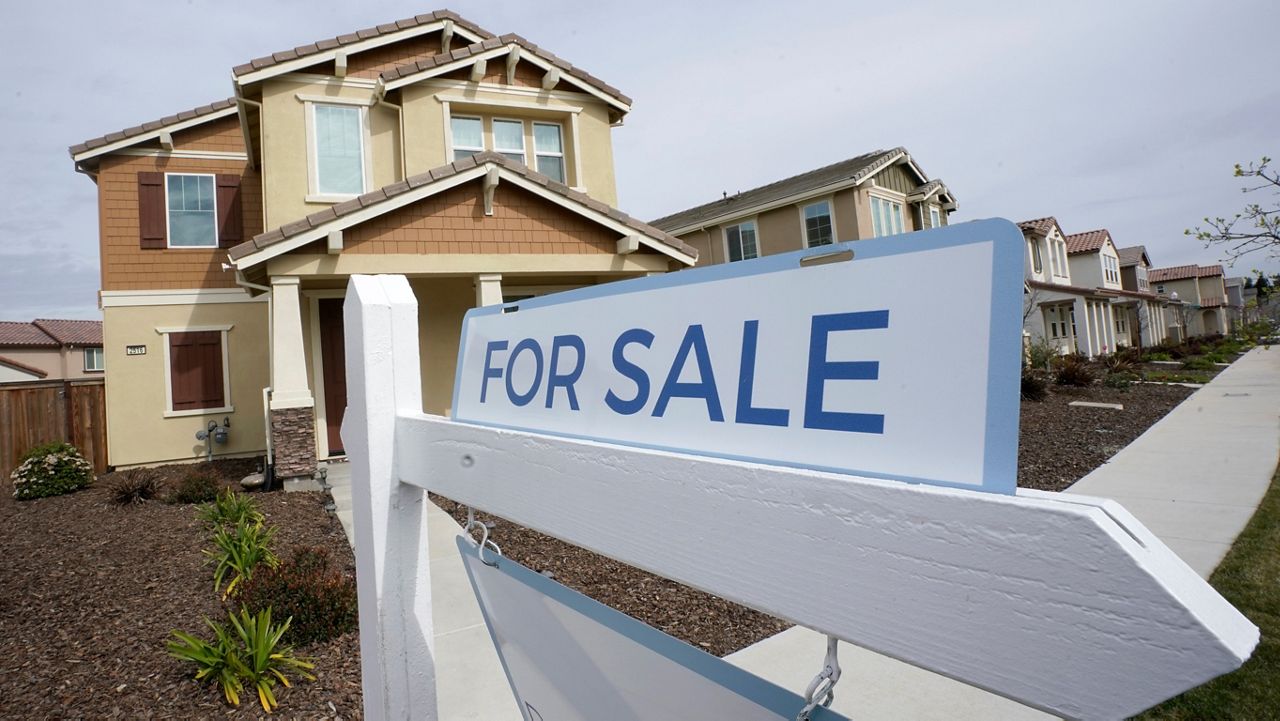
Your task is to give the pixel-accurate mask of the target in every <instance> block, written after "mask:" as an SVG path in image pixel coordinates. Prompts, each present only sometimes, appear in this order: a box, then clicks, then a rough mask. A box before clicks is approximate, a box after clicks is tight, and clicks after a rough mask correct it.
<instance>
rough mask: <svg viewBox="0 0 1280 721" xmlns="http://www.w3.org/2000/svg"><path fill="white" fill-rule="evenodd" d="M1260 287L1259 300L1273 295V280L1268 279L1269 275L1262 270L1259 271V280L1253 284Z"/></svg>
mask: <svg viewBox="0 0 1280 721" xmlns="http://www.w3.org/2000/svg"><path fill="white" fill-rule="evenodd" d="M1253 287H1254V288H1257V289H1258V300H1266V299H1267V296H1269V295H1271V281H1269V280H1267V276H1265V275H1263V274H1262V273H1261V272H1259V273H1258V280H1257V282H1255V283H1254V284H1253Z"/></svg>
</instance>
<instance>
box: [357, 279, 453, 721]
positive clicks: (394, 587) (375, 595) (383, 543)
mask: <svg viewBox="0 0 1280 721" xmlns="http://www.w3.org/2000/svg"><path fill="white" fill-rule="evenodd" d="M343 320H344V324H345V325H344V335H345V343H346V357H347V398H348V403H347V411H346V414H345V416H344V418H343V422H342V440H343V443H344V447H345V448H346V450H347V456H348V458H349V459H350V463H351V484H352V489H351V490H352V506H353V520H354V523H355V550H356V572H357V573H356V581H357V586H358V594H359V601H360V656H361V670H362V684H363V692H364V713H365V718H368V719H372V720H375V721H377V720H380V719H410V718H412V719H426V720H428V721H434V720H435V719H436V718H437V709H436V669H435V650H434V642H433V638H432V636H433V630H432V622H431V575H430V566H429V561H428V559H429V557H430V555H429V553H428V549H427V509H428V501H427V493H426V491H425V490H423V489H421V488H416V487H413V486H408V485H404V484H401V483H399V482H398V481H397V480H396V479H397V473H396V463H397V453H396V447H395V426H396V416H397V414H398V413H399V414H406V413H421V411H422V387H421V380H420V379H421V370H420V366H419V360H418V312H417V302H416V300H415V299H414V296H413V292H412V290H410V288H409V283H408V281H406V280H405V278H404V277H403V276H360V275H356V276H352V277H351V281H350V283H349V284H348V286H347V300H346V303H345V306H344V309H343Z"/></svg>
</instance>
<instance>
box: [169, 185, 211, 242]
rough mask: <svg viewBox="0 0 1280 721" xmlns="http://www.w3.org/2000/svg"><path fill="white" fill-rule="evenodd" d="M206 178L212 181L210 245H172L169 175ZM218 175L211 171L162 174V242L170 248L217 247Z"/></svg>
mask: <svg viewBox="0 0 1280 721" xmlns="http://www.w3.org/2000/svg"><path fill="white" fill-rule="evenodd" d="M175 176H177V177H184V178H185V177H199V178H208V179H209V182H211V183H213V244H212V245H174V244H173V230H172V229H171V228H170V227H169V178H171V177H175ZM218 240H219V239H218V176H216V175H214V174H213V173H165V174H164V244H165V246H166V247H167V248H169V249H170V250H209V249H210V248H217V247H218Z"/></svg>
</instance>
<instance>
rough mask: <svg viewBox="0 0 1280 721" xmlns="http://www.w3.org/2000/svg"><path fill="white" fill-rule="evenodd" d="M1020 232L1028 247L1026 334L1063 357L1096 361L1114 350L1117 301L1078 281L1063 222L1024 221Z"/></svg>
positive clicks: (1020, 226) (1024, 316)
mask: <svg viewBox="0 0 1280 721" xmlns="http://www.w3.org/2000/svg"><path fill="white" fill-rule="evenodd" d="M1018 228H1019V229H1021V230H1022V235H1023V237H1024V238H1025V239H1026V244H1027V254H1026V261H1025V264H1024V266H1025V270H1024V275H1025V280H1026V288H1027V292H1026V297H1025V298H1024V299H1023V302H1024V303H1025V307H1024V313H1023V331H1024V332H1025V333H1026V334H1027V335H1028V336H1030V338H1031V340H1032V341H1033V342H1037V343H1048V344H1050V345H1052V346H1053V347H1054V349H1055V350H1056V351H1057V352H1058V353H1063V354H1066V353H1083V354H1084V355H1087V356H1095V355H1098V354H1100V353H1105V352H1108V351H1106V350H1104V348H1114V347H1115V339H1114V337H1113V335H1112V334H1111V333H1110V332H1109V331H1108V330H1107V329H1108V328H1109V327H1111V326H1110V322H1111V320H1110V319H1109V318H1108V317H1107V308H1108V307H1109V303H1110V298H1111V295H1110V294H1108V293H1106V292H1104V291H1102V290H1101V289H1099V288H1096V287H1090V286H1088V285H1087V284H1085V283H1078V282H1076V281H1075V279H1074V278H1073V276H1072V270H1073V266H1072V264H1071V263H1070V261H1069V259H1068V249H1067V240H1066V238H1067V236H1066V234H1065V233H1063V232H1062V226H1060V225H1059V224H1058V221H1057V219H1056V218H1053V217H1052V216H1050V217H1045V218H1036V219H1034V220H1024V221H1022V222H1020V223H1018ZM1082 270H1083V268H1082Z"/></svg>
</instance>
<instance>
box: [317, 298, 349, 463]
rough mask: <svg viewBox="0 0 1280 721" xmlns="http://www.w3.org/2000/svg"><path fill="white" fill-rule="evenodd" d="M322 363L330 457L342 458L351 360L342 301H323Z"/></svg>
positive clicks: (321, 330)
mask: <svg viewBox="0 0 1280 721" xmlns="http://www.w3.org/2000/svg"><path fill="white" fill-rule="evenodd" d="M319 302H320V363H321V366H322V367H323V369H324V379H323V380H322V382H323V383H324V421H325V426H326V428H325V431H326V432H327V433H328V434H329V455H331V456H337V455H342V452H343V451H342V436H341V435H340V434H339V431H340V430H341V428H342V414H343V413H345V412H346V410H347V361H346V356H345V355H344V354H343V348H344V345H343V341H342V299H341V298H320V299H319Z"/></svg>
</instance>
